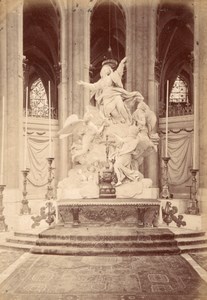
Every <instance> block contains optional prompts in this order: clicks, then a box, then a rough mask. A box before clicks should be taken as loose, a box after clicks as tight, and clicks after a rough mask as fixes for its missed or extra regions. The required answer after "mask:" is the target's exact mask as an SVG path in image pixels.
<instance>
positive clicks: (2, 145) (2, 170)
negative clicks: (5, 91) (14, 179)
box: [0, 96, 5, 185]
mask: <svg viewBox="0 0 207 300" xmlns="http://www.w3.org/2000/svg"><path fill="white" fill-rule="evenodd" d="M4 107H5V98H4V96H3V98H2V127H1V175H0V176H1V179H0V184H1V185H2V184H3V176H4V175H3V174H4V125H5V124H4V122H5V121H4V118H5V111H4Z"/></svg>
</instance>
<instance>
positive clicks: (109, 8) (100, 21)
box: [90, 0, 126, 81]
mask: <svg viewBox="0 0 207 300" xmlns="http://www.w3.org/2000/svg"><path fill="white" fill-rule="evenodd" d="M90 30H91V40H90V44H91V79H92V81H96V80H97V79H98V76H99V72H100V69H101V63H102V62H103V60H104V59H106V58H114V59H116V60H117V61H120V60H121V59H122V58H123V57H124V56H125V43H126V19H125V14H124V11H123V9H122V7H121V6H120V5H119V4H114V3H113V2H112V1H108V0H107V1H98V2H97V4H96V5H95V7H94V9H93V12H92V15H91V28H90ZM110 50H111V51H110Z"/></svg>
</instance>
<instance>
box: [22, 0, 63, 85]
mask: <svg viewBox="0 0 207 300" xmlns="http://www.w3.org/2000/svg"><path fill="white" fill-rule="evenodd" d="M59 28H60V18H59V13H58V10H57V8H56V7H55V6H54V5H53V3H52V1H50V0H41V1H40V0H35V1H32V0H25V1H24V19H23V49H24V50H23V51H24V56H26V58H27V60H28V63H29V66H30V68H29V80H28V81H29V82H30V84H32V82H34V81H35V80H36V79H37V78H39V77H40V78H41V80H42V82H43V84H44V86H45V89H46V90H47V85H48V84H47V83H48V81H49V80H50V81H51V84H52V85H55V83H56V81H57V73H56V69H57V66H58V63H59V39H60V33H59Z"/></svg>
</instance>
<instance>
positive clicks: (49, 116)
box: [48, 81, 51, 157]
mask: <svg viewBox="0 0 207 300" xmlns="http://www.w3.org/2000/svg"><path fill="white" fill-rule="evenodd" d="M48 100H49V112H48V118H49V157H51V93H50V81H49V82H48Z"/></svg>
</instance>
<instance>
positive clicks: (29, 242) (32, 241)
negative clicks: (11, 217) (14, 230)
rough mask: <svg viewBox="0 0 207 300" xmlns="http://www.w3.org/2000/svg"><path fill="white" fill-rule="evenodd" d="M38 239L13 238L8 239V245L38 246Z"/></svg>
mask: <svg viewBox="0 0 207 300" xmlns="http://www.w3.org/2000/svg"><path fill="white" fill-rule="evenodd" d="M36 240H37V238H31V237H19V236H18V237H16V236H14V237H11V238H6V242H8V243H17V244H24V245H36Z"/></svg>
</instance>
